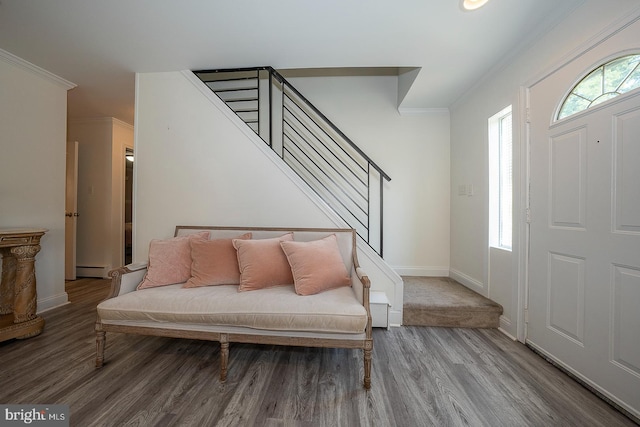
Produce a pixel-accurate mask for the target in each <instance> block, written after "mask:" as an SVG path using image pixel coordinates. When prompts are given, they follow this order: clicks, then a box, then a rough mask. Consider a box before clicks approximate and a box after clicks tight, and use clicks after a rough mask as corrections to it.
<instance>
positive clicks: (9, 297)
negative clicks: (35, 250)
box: [0, 248, 16, 315]
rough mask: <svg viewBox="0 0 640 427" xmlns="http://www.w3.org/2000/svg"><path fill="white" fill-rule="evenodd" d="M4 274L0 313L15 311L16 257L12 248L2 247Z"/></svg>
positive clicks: (0, 291) (0, 253) (0, 293)
mask: <svg viewBox="0 0 640 427" xmlns="http://www.w3.org/2000/svg"><path fill="white" fill-rule="evenodd" d="M0 255H2V276H1V278H0V315H2V314H9V313H13V295H14V292H13V283H14V282H15V280H16V258H15V257H14V256H13V255H12V254H11V249H10V248H0Z"/></svg>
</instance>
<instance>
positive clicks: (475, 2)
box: [462, 0, 489, 10]
mask: <svg viewBox="0 0 640 427" xmlns="http://www.w3.org/2000/svg"><path fill="white" fill-rule="evenodd" d="M488 1H489V0H463V1H462V7H463V8H464V9H465V10H476V9H479V8H481V7H482V6H484V5H485V4H486V3H487V2H488Z"/></svg>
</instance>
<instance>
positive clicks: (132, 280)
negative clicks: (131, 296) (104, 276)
mask: <svg viewBox="0 0 640 427" xmlns="http://www.w3.org/2000/svg"><path fill="white" fill-rule="evenodd" d="M145 274H147V263H146V262H144V263H142V262H140V263H135V264H129V265H125V266H124V267H120V268H116V269H115V270H111V271H110V272H109V276H110V277H111V292H109V296H108V297H107V299H109V298H113V297H117V296H118V295H124V294H127V293H129V292H133V291H135V290H136V288H137V287H138V285H139V284H140V282H142V279H143V278H144V275H145Z"/></svg>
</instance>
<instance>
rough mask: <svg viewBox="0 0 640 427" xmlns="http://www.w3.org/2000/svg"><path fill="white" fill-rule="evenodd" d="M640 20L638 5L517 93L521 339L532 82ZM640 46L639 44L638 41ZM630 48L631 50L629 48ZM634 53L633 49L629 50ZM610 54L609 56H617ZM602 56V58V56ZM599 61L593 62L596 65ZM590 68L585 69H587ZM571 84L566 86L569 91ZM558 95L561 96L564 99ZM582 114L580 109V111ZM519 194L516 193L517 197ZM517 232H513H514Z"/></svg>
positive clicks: (522, 330) (521, 335)
mask: <svg viewBox="0 0 640 427" xmlns="http://www.w3.org/2000/svg"><path fill="white" fill-rule="evenodd" d="M638 20H640V6H638V7H636V8H635V9H634V10H633V11H632V13H628V14H625V15H624V16H622V17H620V18H619V19H617V20H615V21H613V22H612V23H611V24H609V25H608V26H607V27H605V28H604V29H603V30H602V31H601V32H600V33H598V34H596V35H594V37H592V38H591V39H588V40H586V41H585V42H584V43H582V44H581V45H579V46H578V47H577V48H576V49H575V50H573V51H571V52H569V53H568V54H567V55H566V56H565V57H564V58H563V59H562V60H560V61H558V62H557V63H555V64H553V65H552V66H551V67H549V68H548V69H546V70H543V71H542V72H541V73H539V74H538V75H536V76H535V77H534V78H532V79H530V80H528V81H527V82H525V83H524V84H523V85H522V86H520V90H519V93H518V105H519V113H520V114H519V120H520V123H521V124H522V126H520V135H519V137H520V141H522V143H521V150H520V158H519V159H514V163H515V161H516V160H517V161H518V164H519V165H520V187H519V188H518V192H519V195H514V196H518V197H517V200H518V203H519V212H521V217H520V218H514V226H515V225H516V224H517V225H518V230H517V234H518V236H519V246H518V248H519V251H518V257H517V259H516V260H514V262H516V263H517V271H518V283H517V287H518V289H517V293H518V296H517V299H518V306H517V314H516V316H517V335H516V338H517V339H518V341H520V342H521V343H523V344H524V343H526V339H527V321H528V295H529V249H530V248H529V240H530V227H529V212H530V197H529V196H530V194H529V188H530V179H531V174H530V170H531V159H530V152H531V151H530V150H531V135H530V130H529V127H530V113H529V111H530V110H529V108H530V90H531V88H532V87H533V86H535V85H536V84H538V83H540V82H541V81H542V80H544V79H545V78H547V77H549V76H550V75H551V74H553V73H556V72H558V71H560V70H561V69H562V68H563V67H565V66H567V65H568V64H570V63H572V62H573V61H575V60H577V59H579V58H580V57H582V56H584V55H586V54H588V53H589V52H590V51H591V50H593V49H595V48H596V47H597V46H599V45H600V44H602V43H604V42H605V41H606V40H608V39H609V38H611V37H612V36H614V35H616V34H617V33H620V32H622V31H624V30H625V29H626V28H627V27H628V26H630V25H632V24H633V23H635V22H636V21H638ZM638 49H640V44H639V45H638ZM638 49H636V50H634V51H633V52H634V53H637V52H638ZM627 51H629V50H627ZM624 52H625V50H622V51H619V52H618V53H616V54H615V55H618V54H620V55H623V54H624ZM629 52H630V53H631V51H629ZM615 55H610V56H615ZM600 59H602V58H599V60H600ZM595 66H597V64H594V67H595ZM587 71H588V70H585V72H587ZM571 89H572V88H567V92H566V93H569V91H571ZM566 93H565V94H563V97H559V98H558V100H560V99H564V96H566ZM578 114H579V113H578ZM515 199H516V197H514V201H515ZM515 234H516V233H514V235H515Z"/></svg>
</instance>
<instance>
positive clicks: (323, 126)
mask: <svg viewBox="0 0 640 427" xmlns="http://www.w3.org/2000/svg"><path fill="white" fill-rule="evenodd" d="M194 74H195V75H196V76H197V77H198V78H200V80H202V81H203V82H204V83H205V84H206V85H207V86H208V87H209V88H210V89H211V90H212V91H213V92H214V93H215V94H216V95H218V97H219V98H220V99H221V100H222V101H224V102H225V103H226V104H227V105H228V106H229V108H231V109H232V110H233V111H234V112H235V113H236V114H237V115H238V116H239V117H240V118H241V119H242V120H243V121H244V122H245V123H246V124H247V126H249V127H250V128H251V129H252V130H253V131H254V132H255V133H256V134H257V135H258V136H260V138H262V140H263V141H265V143H267V144H268V145H269V147H271V149H272V150H273V151H274V152H275V153H277V154H278V155H279V156H280V157H281V158H282V160H284V162H285V163H287V165H289V167H291V169H293V170H294V171H295V172H296V173H297V174H298V175H299V176H300V177H301V178H302V179H303V180H304V181H305V182H306V183H307V184H308V185H309V186H310V187H311V188H312V189H313V190H314V191H315V192H316V194H318V196H319V197H320V198H321V199H322V200H323V201H324V202H325V203H326V204H327V205H328V206H330V207H331V208H332V209H333V210H334V211H335V212H336V214H337V215H339V216H340V217H341V218H342V219H343V220H344V221H345V222H346V223H347V224H349V226H350V227H352V228H354V229H355V230H356V231H357V233H358V235H359V236H360V237H361V238H362V239H363V240H364V241H365V242H367V243H368V244H369V246H371V247H372V248H373V249H374V250H375V251H376V252H377V253H378V254H379V255H380V256H382V255H383V241H384V240H383V235H384V226H383V219H384V208H383V201H384V194H383V193H384V181H391V178H390V177H389V175H387V174H386V173H385V172H384V171H383V170H382V169H381V168H380V167H379V166H378V165H377V164H376V163H375V162H374V161H373V160H372V159H371V158H370V157H369V156H367V154H365V153H364V152H363V151H362V150H361V149H360V148H359V147H358V146H357V145H356V144H355V143H353V141H351V139H349V137H347V136H346V135H345V134H344V133H343V132H342V131H341V130H340V129H339V128H338V127H337V126H336V125H335V124H334V123H333V122H332V121H331V120H329V119H328V118H327V117H326V116H325V115H324V114H323V113H322V112H321V111H320V110H318V109H317V108H316V107H315V106H314V105H313V104H312V103H311V102H310V101H309V100H308V99H307V98H305V97H304V95H302V94H301V93H300V92H299V91H298V90H297V89H296V88H295V87H294V86H292V85H291V83H289V82H288V81H287V79H285V78H284V77H283V76H282V75H281V74H280V73H279V72H278V71H276V70H275V69H273V68H272V67H253V68H238V69H220V70H201V71H194ZM376 187H377V188H378V191H375V190H373V191H372V189H373V188H376ZM376 225H377V226H376Z"/></svg>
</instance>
